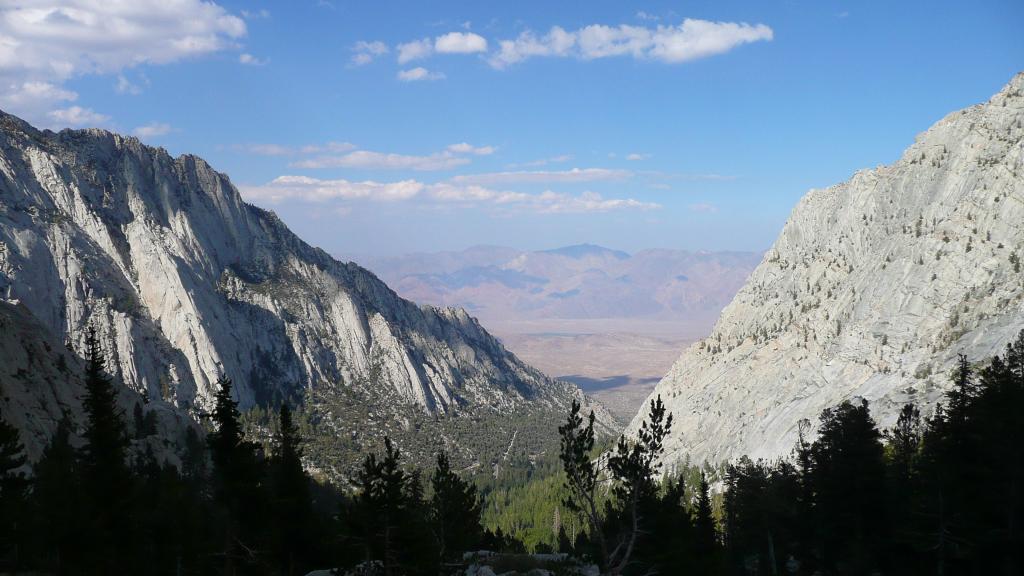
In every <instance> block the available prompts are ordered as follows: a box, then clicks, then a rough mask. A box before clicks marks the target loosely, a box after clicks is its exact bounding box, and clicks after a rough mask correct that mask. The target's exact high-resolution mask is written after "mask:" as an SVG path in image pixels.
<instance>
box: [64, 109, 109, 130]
mask: <svg viewBox="0 0 1024 576" xmlns="http://www.w3.org/2000/svg"><path fill="white" fill-rule="evenodd" d="M49 117H50V119H51V120H52V121H53V123H54V124H57V125H59V126H75V127H78V126H87V127H95V126H102V125H103V124H106V123H107V121H108V120H110V116H107V115H106V114H100V113H99V112H96V111H95V110H92V109H90V108H82V107H81V106H71V107H69V108H60V109H57V110H53V111H51V112H50V113H49Z"/></svg>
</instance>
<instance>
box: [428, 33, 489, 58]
mask: <svg viewBox="0 0 1024 576" xmlns="http://www.w3.org/2000/svg"><path fill="white" fill-rule="evenodd" d="M434 50H435V51H437V52H438V53H440V54H473V53H475V52H486V51H487V39H486V38H484V37H483V36H480V35H479V34H474V33H472V32H449V33H448V34H445V35H444V36H438V37H437V39H435V40H434Z"/></svg>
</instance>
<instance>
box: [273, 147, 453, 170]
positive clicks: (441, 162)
mask: <svg viewBox="0 0 1024 576" xmlns="http://www.w3.org/2000/svg"><path fill="white" fill-rule="evenodd" d="M468 163H469V159H468V158H464V157H461V156H456V155H455V154H452V153H451V152H448V151H447V150H446V151H444V152H438V153H435V154H430V155H427V156H411V155H406V154H388V153H384V152H371V151H369V150H356V151H354V152H349V153H348V154H343V155H341V156H320V157H317V158H310V159H308V160H301V161H298V162H293V163H292V164H291V166H292V167H294V168H362V169H384V170H417V171H423V172H427V171H435V170H449V169H451V168H455V167H456V166H462V165H463V164H468Z"/></svg>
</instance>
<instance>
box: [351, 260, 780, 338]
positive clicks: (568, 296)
mask: <svg viewBox="0 0 1024 576" xmlns="http://www.w3.org/2000/svg"><path fill="white" fill-rule="evenodd" d="M354 258H355V259H356V260H357V261H358V262H360V263H361V264H363V265H365V266H366V267H367V268H369V269H370V270H372V271H373V272H374V273H376V274H377V275H378V276H380V277H381V279H383V280H384V281H385V282H387V283H388V284H389V285H390V286H392V287H393V288H394V289H395V290H397V291H398V292H399V293H400V294H402V295H403V296H404V297H406V298H411V299H414V300H416V301H419V302H426V303H430V304H434V305H440V306H460V307H464V308H466V309H467V310H469V311H470V312H471V313H472V314H474V315H475V316H477V317H479V318H480V319H481V320H482V321H483V322H484V323H485V325H490V324H489V323H493V324H494V325H495V326H499V325H502V324H503V323H507V322H514V321H520V322H521V321H529V320H551V319H571V320H593V319H611V318H616V319H631V320H638V319H646V320H656V321H673V322H681V323H684V322H695V323H698V322H702V323H704V325H707V327H710V320H711V319H713V318H714V317H715V316H717V314H718V312H719V311H720V310H721V309H722V307H724V306H725V305H726V304H727V303H728V302H729V300H731V299H732V297H733V295H734V294H735V293H736V291H737V290H739V288H740V286H742V285H743V282H744V281H745V280H746V278H747V276H748V275H749V274H750V272H751V271H752V270H753V269H754V267H755V266H757V264H758V262H760V260H761V254H760V253H754V252H688V251H683V250H643V251H640V252H637V253H635V254H629V253H626V252H623V251H619V250H613V249H610V248H605V247H602V246H595V245H593V244H579V245H575V246H566V247H563V248H555V249H552V250H542V251H525V250H516V249H513V248H505V247H500V246H476V247H473V248H469V249H467V250H463V251H460V252H438V253H419V254H408V255H403V256H397V257H385V258H372V257H359V256H355V257H354Z"/></svg>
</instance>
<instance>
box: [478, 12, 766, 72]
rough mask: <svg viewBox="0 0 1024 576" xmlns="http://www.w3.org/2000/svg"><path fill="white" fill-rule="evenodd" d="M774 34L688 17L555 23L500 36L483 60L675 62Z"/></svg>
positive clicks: (496, 63) (504, 63)
mask: <svg viewBox="0 0 1024 576" xmlns="http://www.w3.org/2000/svg"><path fill="white" fill-rule="evenodd" d="M773 36H774V33H773V31H772V29H771V28H769V27H768V26H766V25H764V24H754V25H751V24H747V23H737V22H711V21H708V20H696V19H691V18H687V19H685V20H683V22H682V24H680V25H679V26H663V25H659V26H657V27H654V28H648V27H644V26H631V25H627V24H621V25H619V26H605V25H602V24H594V25H591V26H585V27H583V28H580V29H578V30H574V31H567V30H565V29H564V28H561V27H559V26H555V27H553V28H551V29H550V30H549V31H548V32H547V33H546V34H544V35H537V34H536V33H534V32H533V31H530V30H527V31H524V32H522V33H521V34H520V35H519V36H518V37H517V38H514V39H511V40H502V41H500V42H499V43H498V47H499V48H498V50H497V52H495V53H493V54H492V55H491V57H490V58H489V59H488V62H489V63H490V64H491V66H492V67H494V68H498V69H502V68H506V67H508V66H510V65H512V64H516V63H518V62H522V61H524V60H527V59H530V58H536V57H576V58H580V59H583V60H593V59H598V58H608V57H614V56H631V57H633V58H637V59H649V60H658V61H661V62H667V63H680V62H688V61H691V60H696V59H699V58H706V57H708V56H713V55H716V54H723V53H725V52H728V51H730V50H732V49H733V48H735V47H737V46H740V45H742V44H746V43H750V42H758V41H769V40H771V39H772V38H773Z"/></svg>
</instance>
